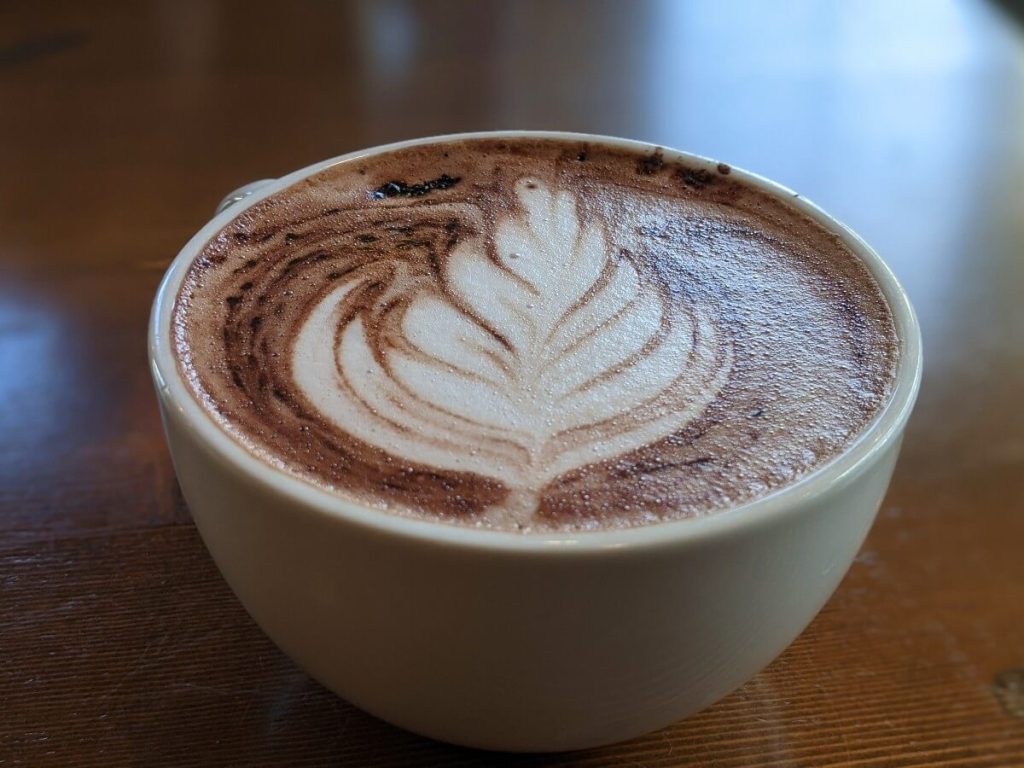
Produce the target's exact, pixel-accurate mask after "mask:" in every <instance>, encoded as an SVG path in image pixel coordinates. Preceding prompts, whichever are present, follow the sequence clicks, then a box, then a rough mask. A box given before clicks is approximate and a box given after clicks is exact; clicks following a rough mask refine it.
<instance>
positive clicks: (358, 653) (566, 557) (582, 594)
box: [149, 132, 921, 751]
mask: <svg viewBox="0 0 1024 768" xmlns="http://www.w3.org/2000/svg"><path fill="white" fill-rule="evenodd" d="M524 135H532V136H544V137H552V138H563V139H571V140H574V141H586V142H588V143H591V144H610V145H615V146H620V147H628V148H632V149H638V150H642V151H650V150H651V149H653V147H651V146H649V145H646V144H641V143H638V142H632V141H624V140H620V139H610V138H605V137H600V136H590V135H580V134H558V133H526V132H505V133H494V134H467V135H466V136H448V137H439V138H431V139H421V140H418V141H410V142H402V143H399V144H392V145H388V146H383V147H378V148H375V149H370V150H364V151H360V152H354V153H352V154H348V155H344V156H342V157H338V158H335V159H332V160H328V161H326V162H323V163H319V164H317V165H313V166H310V167H309V168H305V169H303V170H300V171H297V172H295V173H292V174H290V175H288V176H285V177H284V178H281V179H278V180H276V181H268V182H264V183H262V184H261V185H249V186H248V187H247V188H243V189H244V191H245V192H246V194H245V195H238V196H234V195H233V196H229V198H228V199H227V200H230V198H231V197H235V198H236V200H235V201H234V202H233V204H231V203H228V204H227V205H226V206H225V207H224V209H223V210H222V211H221V212H220V213H218V215H217V216H216V217H215V218H214V219H213V220H212V221H210V222H209V223H208V224H207V225H206V226H205V227H203V228H202V229H201V230H200V231H199V232H198V233H197V234H196V236H195V237H193V238H192V239H191V240H190V241H189V243H188V244H187V245H186V246H185V247H184V248H183V249H182V251H181V253H179V254H178V257H177V259H175V261H174V262H173V263H172V264H171V267H170V269H169V270H168V271H167V274H166V276H165V277H164V280H163V282H162V284H161V286H160V289H159V292H158V293H157V296H156V301H155V303H154V305H153V313H152V319H151V326H150V331H149V352H150V365H151V368H152V373H153V378H154V380H155V382H156V390H157V395H158V399H159V402H160V408H161V412H162V415H163V421H164V427H165V430H166V433H167V442H168V445H169V446H170V450H171V455H172V457H173V459H174V466H175V469H176V470H177V474H178V480H179V482H180V484H181V488H182V491H183V493H184V495H185V499H186V500H187V501H188V505H189V508H190V509H191V511H192V515H193V517H194V519H195V522H196V525H197V527H198V528H199V531H200V533H201V535H202V537H203V541H204V542H205V543H206V546H207V547H208V548H209V550H210V554H211V555H212V556H213V559H214V560H215V561H216V563H217V565H218V567H219V568H220V570H221V573H223V575H224V578H225V579H226V580H227V582H228V584H230V585H231V588H232V589H233V590H234V592H235V594H236V595H238V598H239V599H240V600H241V601H242V604H243V605H244V606H245V608H246V609H247V610H248V612H249V613H250V614H251V615H252V617H253V618H254V619H255V620H256V622H257V623H258V624H259V625H260V626H261V627H262V628H263V629H264V631H265V632H266V633H267V634H268V635H269V636H270V637H271V639H272V640H273V641H274V642H275V643H277V645H278V646H280V647H281V649H282V650H284V652H285V653H287V654H288V655H289V656H291V657H292V658H293V659H294V660H295V661H296V662H297V663H298V664H300V665H301V666H302V667H303V668H304V669H305V670H306V671H307V672H309V674H310V675H312V676H313V677H315V678H316V679H317V680H319V681H320V682H322V683H323V684H324V685H325V686H327V687H328V688H330V689H331V690H333V691H335V692H337V693H338V694H339V695H341V696H343V697H344V698H346V699H348V700H349V701H350V702H352V703H353V704H355V705H356V706H358V707H360V708H362V709H364V710H366V711H367V712H370V713H372V714H374V715H376V716H378V717H380V718H382V719H384V720H387V721H389V722H391V723H394V724H395V725H399V726H401V727H403V728H407V729H409V730H411V731H415V732H417V733H420V734H423V735H426V736H430V737H433V738H435V739H441V740H443V741H448V742H453V743H456V744H462V745H468V746H473V747H483V748H487V749H500V750H516V751H549V750H568V749H579V748H583V747H593V746H597V745H601V744H608V743H611V742H616V741H621V740H623V739H628V738H631V737H634V736H639V735H640V734H643V733H646V732H648V731H652V730H654V729H657V728H661V727H662V726H665V725H668V724H669V723H672V722H673V721H675V720H678V719H680V718H683V717H686V716H687V715H689V714H692V713H694V712H697V711H698V710H700V709H703V708H704V707H707V706H708V705H709V704H711V703H713V702H714V701H716V700H718V699H720V698H721V697H723V696H725V695H726V694H727V693H729V692H730V691H732V690H734V689H735V688H737V687H738V686H740V685H742V684H743V683H744V682H745V681H747V680H749V679H750V678H751V677H752V676H753V675H755V674H756V673H757V672H758V671H759V670H761V669H762V668H763V667H764V666H765V665H767V664H768V663H769V662H770V661H771V660H772V659H773V658H775V657H776V656H777V655H778V654H779V653H780V652H781V651H782V650H783V649H784V648H785V647H786V646H787V645H788V644H789V643H790V642H792V640H793V639H794V638H795V637H796V636H797V635H798V634H799V633H800V632H801V631H802V630H803V629H804V627H806V626H807V624H808V623H809V622H810V621H811V619H812V618H813V617H814V616H815V614H816V613H817V612H818V611H819V610H820V609H821V607H822V606H823V605H824V604H825V601H826V600H828V598H829V596H830V595H831V594H832V592H833V590H835V588H836V585H838V583H839V581H840V579H842V577H843V575H844V574H845V573H846V571H847V569H848V568H849V566H850V563H851V562H852V560H853V557H854V555H855V554H856V552H857V550H858V548H859V547H860V545H861V543H862V542H863V540H864V537H865V535H866V534H867V531H868V528H869V527H870V526H871V523H872V520H873V519H874V516H875V513H876V512H877V510H878V507H879V505H880V503H881V500H882V496H883V495H884V493H885V490H886V487H887V486H888V484H889V478H890V476H891V474H892V470H893V465H894V464H895V462H896V456H897V453H898V452H899V447H900V441H901V438H902V434H903V429H904V425H905V424H906V421H907V418H908V416H909V414H910V411H911V408H912V407H913V403H914V400H915V397H916V395H917V390H918V386H919V382H920V376H921V342H920V333H919V329H918V325H917V321H916V319H915V317H914V312H913V309H912V308H911V305H910V303H909V301H908V299H907V296H906V294H905V293H904V291H903V290H902V288H901V287H900V285H899V284H898V282H897V281H896V278H895V277H894V276H893V274H892V272H891V271H890V270H889V269H888V267H887V266H886V265H885V264H884V263H883V262H882V260H881V259H880V258H879V257H878V256H877V254H875V252H874V251H872V250H871V248H870V247H869V246H868V245H867V244H866V243H865V242H864V241H863V240H861V239H860V238H859V237H857V236H856V235H855V234H854V233H853V232H851V231H850V230H849V229H847V228H846V227H845V226H843V225H842V224H840V223H838V222H837V221H835V220H834V219H832V218H831V217H829V216H828V215H827V214H826V213H824V212H823V211H822V210H821V209H819V208H817V207H816V206H814V205H812V204H811V203H809V202H807V201H806V200H804V199H802V198H800V197H798V196H796V195H795V194H794V193H793V192H791V191H790V190H788V189H785V188H783V187H780V186H779V185H777V184H774V183H772V182H770V181H767V180H765V179H763V178H760V177H758V176H755V175H752V174H750V173H746V172H743V171H740V170H734V171H733V173H734V174H735V176H736V177H739V178H742V179H744V180H746V181H748V182H749V183H751V184H753V185H755V186H757V187H759V188H761V189H763V190H766V191H768V192H770V193H772V194H775V195H778V196H780V197H784V198H786V199H787V200H789V202H790V203H791V205H793V206H795V207H797V208H798V209H800V210H801V211H804V212H805V213H807V214H808V215H809V216H811V217H812V218H814V219H815V220H817V221H819V222H821V223H822V224H823V225H824V226H826V227H827V228H829V229H830V230H832V231H834V232H835V233H837V234H838V235H839V237H840V238H841V239H842V240H843V241H844V242H845V243H846V244H847V245H848V246H849V247H850V248H852V249H853V251H854V252H855V253H856V254H857V255H858V256H859V257H860V258H861V259H862V260H863V261H864V263H865V264H866V265H867V266H868V268H869V269H870V270H871V273H872V274H873V275H874V276H875V277H876V278H877V280H878V282H879V284H880V285H881V287H882V290H883V292H884V293H885V296H886V298H887V299H888V301H889V304H890V306H891V307H892V311H893V315H894V318H895V324H896V329H897V332H898V334H899V340H900V355H899V368H898V371H897V374H896V382H895V387H894V390H893V393H892V397H891V399H890V401H889V403H888V404H887V405H886V406H885V407H884V409H883V410H882V411H881V413H879V414H878V415H877V417H876V418H875V419H874V420H873V421H872V423H871V424H870V426H869V427H868V428H867V430H866V431H864V432H863V434H861V435H860V437H858V438H857V439H856V440H855V441H854V442H853V443H852V444H851V445H850V446H849V447H848V448H847V449H846V450H845V451H844V452H843V453H842V454H841V455H840V456H839V457H838V458H836V459H834V460H832V461H830V462H828V463H827V464H825V465H823V466H821V467H820V468H818V469H817V470H815V471H814V472H812V473H811V474H809V475H808V476H806V477H805V478H803V479H802V480H801V481H800V482H798V483H796V484H794V485H791V486H789V487H786V488H784V489H782V490H780V491H777V492H774V493H772V494H770V495H768V496H766V497H764V498H761V499H759V500H757V501H754V502H752V503H749V504H744V505H742V506H738V507H735V508H733V509H730V510H727V511H722V512H718V513H715V514H712V515H709V516H707V517H702V518H699V519H693V520H683V521H679V522H672V523H663V524H659V525H652V526H648V527H642V528H637V529H633V530H616V531H607V532H595V533H563V534H527V535H523V534H514V533H501V532H493V531H481V530H474V529H468V528H461V527H455V526H451V525H446V524H441V523H429V522H422V521H417V520H412V519H406V518H402V517H398V516H391V515H388V514H384V513H381V512H378V511H373V510H369V509H365V508H362V507H360V506H359V505H357V504H355V503H353V502H351V501H347V500H345V499H343V498H341V497H339V496H336V495H332V494H330V493H327V492H325V491H323V490H320V489H318V488H316V487H314V486H312V485H310V484H307V483H305V482H303V481H301V480H299V479H296V478H295V477H292V476H289V475H287V474H285V473H284V472H281V471H278V470H276V469H274V468H271V467H270V466H268V465H267V464H266V463H264V462H262V461H260V460H258V459H256V458H255V457H254V456H252V455H251V454H250V453H248V452H247V451H246V450H245V449H244V448H242V447H241V446H240V445H239V444H238V443H236V442H235V441H234V440H233V439H232V438H230V437H229V436H228V435H227V434H226V433H224V432H223V431H222V430H221V429H220V428H219V427H218V426H217V425H216V424H215V422H214V421H212V420H211V418H210V417H209V416H208V415H207V414H206V413H205V412H204V410H203V409H202V408H201V407H200V406H199V404H198V403H197V402H196V400H195V399H194V398H193V397H192V395H191V394H190V390H189V389H188V387H187V386H186V383H185V382H184V381H183V379H182V378H181V376H180V374H179V372H178V368H177V365H176V362H175V357H174V352H173V349H172V345H171V342H170V337H171V334H170V319H171V310H172V307H173V304H174V299H175V296H176V294H177V291H178V287H179V284H180V283H181V280H182V277H183V276H184V274H185V272H186V270H187V268H188V266H189V264H190V263H191V262H192V260H193V258H194V257H195V255H196V254H197V252H198V251H199V250H200V249H201V248H202V247H203V245H204V244H205V243H206V242H207V241H208V240H209V239H210V238H211V237H212V236H213V235H214V234H215V233H216V232H217V231H218V230H220V229H221V228H222V227H224V226H225V225H226V224H227V223H228V222H229V221H230V220H231V219H232V218H233V217H235V216H237V215H238V214H239V213H240V212H241V211H243V210H244V209H245V208H247V207H248V206H249V205H252V204H253V203H255V202H256V201H258V200H261V199H263V198H264V197H266V196H268V195H272V194H274V193H277V192H280V191H282V190H284V189H287V188H288V187H289V186H290V185H292V184H294V183H295V182H297V181H299V180H300V179H303V178H305V177H306V176H309V175H311V174H313V173H316V172H318V171H321V170H323V169H324V168H326V167H328V166H331V165H334V164H336V163H344V162H351V161H353V160H356V159H358V160H362V161H366V160H367V159H369V158H372V157H373V156H374V155H377V154H380V153H384V152H388V151H390V150H394V149H398V148H401V147H406V146H410V145H413V144H417V143H426V142H434V141H442V140H446V139H458V138H466V137H473V136H504V137H517V136H524ZM665 156H666V158H667V159H673V158H678V159H682V160H685V162H686V163H688V164H690V165H693V166H697V167H703V168H707V169H708V170H709V171H712V172H714V169H715V166H716V164H717V163H716V162H715V161H711V160H707V159H705V158H700V157H694V156H692V155H688V154H684V153H682V152H675V151H671V150H665ZM254 186H255V188H254Z"/></svg>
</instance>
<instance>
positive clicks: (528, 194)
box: [292, 179, 731, 522]
mask: <svg viewBox="0 0 1024 768" xmlns="http://www.w3.org/2000/svg"><path fill="white" fill-rule="evenodd" d="M515 193H516V196H517V197H518V200H519V202H520V205H521V208H522V214H521V215H517V216H506V217H504V218H502V219H501V220H500V221H499V222H497V225H496V226H495V228H494V231H493V232H492V233H488V232H483V233H481V234H479V235H478V236H476V237H474V238H471V239H466V240H463V241H462V242H460V243H459V244H458V245H457V246H456V247H455V248H454V249H453V251H452V252H451V254H450V255H449V258H448V259H447V260H446V262H445V265H444V270H443V272H442V274H441V275H440V276H439V279H438V280H437V282H436V283H433V284H431V283H423V282H420V283H416V282H412V281H408V280H403V279H401V278H402V275H401V270H402V263H401V261H398V262H397V263H396V264H395V265H394V269H395V270H396V279H395V281H394V282H395V285H396V286H398V287H397V288H396V289H395V290H388V289H387V288H385V289H384V290H383V291H380V292H375V293H374V301H373V303H372V304H371V305H370V306H367V304H366V302H365V299H364V297H365V296H366V295H367V292H366V291H365V290H361V289H363V288H364V287H365V286H366V284H367V283H369V282H373V281H376V280H377V279H378V278H377V274H378V273H379V264H374V265H372V267H370V268H368V269H366V270H359V269H356V270H353V271H352V272H350V273H349V274H348V275H347V276H346V277H345V279H344V280H343V281H341V282H340V284H338V285H337V287H335V288H334V289H333V290H332V291H331V292H330V293H329V294H328V295H327V296H326V297H325V298H324V299H323V300H322V301H321V302H320V303H319V305H317V306H316V307H315V308H314V309H313V310H312V311H311V312H310V313H309V315H308V318H307V319H306V322H305V324H304V325H303V327H302V328H301V330H300V331H299V333H298V336H297V338H296V341H295V345H294V350H293V355H294V360H293V365H292V370H293V371H294V376H295V380H296V384H297V385H298V387H299V388H300V389H301V391H302V392H303V393H304V395H305V396H306V398H308V399H309V401H310V402H312V403H313V404H314V405H315V407H316V408H317V409H318V410H319V411H320V413H321V414H323V415H325V416H327V417H329V418H330V419H331V421H332V422H333V423H334V424H335V425H336V426H337V427H338V428H339V429H342V430H345V431H347V432H349V433H351V434H352V435H354V436H355V437H357V438H359V439H360V440H362V441H365V442H366V443H369V444H371V445H373V446H376V447H378V448H380V449H381V450H383V451H386V452H387V453H389V454H391V455H394V456H396V457H400V458H402V459H405V460H409V461H414V462H417V463H423V464H428V465H430V466H434V467H438V468H440V469H445V470H455V471H463V472H465V471H469V472H473V473H477V474H480V475H484V476H487V477H493V478H494V479H496V480H499V481H501V482H502V483H503V484H504V485H505V486H507V487H508V488H509V489H510V490H511V493H510V494H509V496H508V497H507V498H506V500H505V501H504V502H503V504H502V505H501V506H502V507H503V509H502V510H501V512H502V513H507V512H512V513H513V514H514V515H516V516H518V517H520V518H521V519H522V520H523V521H524V522H525V521H528V520H529V518H530V517H531V516H532V515H533V513H534V512H535V510H536V507H537V503H538V495H539V493H540V492H541V490H542V489H543V488H544V487H545V486H546V485H547V484H548V483H550V482H551V481H552V480H554V479H555V478H557V477H558V476H559V475H562V474H563V473H565V472H568V471H570V470H573V469H578V468H580V467H583V466H585V465H587V464H591V463H594V462H597V461H601V460H604V459H608V458H611V457H613V456H617V455H621V454H623V453H626V452H628V451H631V450H633V449H636V448H639V447H641V446H644V445H647V444H649V443H651V442H653V441H655V440H657V439H659V438H662V437H665V436H666V435H668V434H671V433H673V432H675V431H677V430H678V429H680V428H681V427H682V426H684V425H685V424H686V423H687V422H688V421H690V420H691V419H693V417H694V416H695V415H696V414H698V413H699V412H700V411H701V410H702V409H703V408H704V407H705V406H706V405H707V404H708V402H709V401H710V400H712V399H713V398H714V397H715V395H716V393H717V392H718V390H719V388H720V387H721V386H722V384H723V383H724V382H725V380H726V378H727V376H728V372H729V366H730V362H731V351H730V348H729V343H728V340H727V339H725V338H723V337H722V336H721V334H720V333H719V332H718V330H717V329H716V328H715V325H714V323H713V322H711V319H710V318H709V317H708V316H707V313H706V311H705V310H704V309H703V308H702V307H700V306H689V305H687V304H686V303H685V302H682V301H681V300H680V299H679V297H678V296H676V295H674V294H673V293H672V291H670V290H669V289H668V287H667V286H665V285H661V284H659V282H658V280H657V277H656V275H655V274H653V273H652V272H650V271H649V270H648V271H646V272H644V271H641V270H639V269H638V268H637V266H636V264H634V262H633V257H632V256H631V254H630V251H629V249H628V248H623V247H621V246H619V247H618V248H617V249H616V248H613V246H612V243H611V242H610V241H609V237H608V233H607V232H606V229H605V226H604V224H603V223H602V222H599V221H586V220H584V219H583V217H582V216H581V215H580V211H579V210H578V206H577V203H576V200H575V198H574V196H573V194H572V193H570V192H568V191H565V190H553V189H549V188H548V187H547V186H545V185H544V184H542V183H540V182H539V181H532V180H529V179H522V180H520V181H518V182H517V183H516V185H515ZM409 285H412V286H413V289H412V290H411V291H408V292H406V293H403V292H402V291H401V288H402V287H407V286H409ZM371 317H372V320H371V319H369V318H371Z"/></svg>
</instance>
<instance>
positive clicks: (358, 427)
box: [172, 139, 896, 531]
mask: <svg viewBox="0 0 1024 768" xmlns="http://www.w3.org/2000/svg"><path fill="white" fill-rule="evenodd" d="M735 176H736V174H732V175H730V174H729V169H728V167H726V166H719V167H718V170H717V171H716V172H709V171H707V170H703V169H694V168H689V167H686V166H685V165H682V164H676V163H671V162H667V161H665V160H664V158H663V157H662V156H661V154H660V153H657V152H655V153H651V154H639V153H637V152H633V151H628V150H621V149H614V148H608V147H601V146H597V145H581V144H577V143H572V142H568V141H558V140H544V139H522V140H507V141H499V140H491V139H473V140H464V141H460V142H453V143H447V144H444V143H440V144H428V145H423V146H418V147H411V148H406V149H402V150H396V151H392V152H389V153H385V154H383V155H379V156H371V157H367V158H361V159H357V160H353V161H347V162H344V163H341V164H339V165H337V166H333V167H329V168H327V169H325V170H323V171H320V172H319V173H317V174H314V175H313V176H310V177H309V178H307V179H304V180H302V181H300V182H298V183H296V184H294V185H293V186H291V187H289V188H288V189H285V190H284V191H282V192H279V193H277V194H275V195H272V196H270V197H268V198H267V199H265V200H262V201H260V202H258V203H256V204H255V205H253V206H251V207H249V208H248V209H246V210H245V211H243V212H241V213H240V214H239V215H238V216H236V218H235V219H233V220H232V221H231V222H230V223H229V224H228V225H227V226H225V227H224V229H222V230H221V231H220V232H219V233H218V234H217V235H215V236H214V237H213V238H212V239H211V240H210V241H209V242H208V243H207V244H206V246H205V247H204V248H203V249H202V251H201V252H200V253H199V255H198V256H197V257H196V258H195V259H194V261H193V262H192V264H191V265H190V266H189V269H188V271H187V274H186V275H185V277H184V280H183V282H182V284H181V287H180V289H179V291H178V295H177V299H176V302H175V306H174V310H173V318H172V322H173V326H174V336H175V351H176V356H177V359H178V363H179V370H180V371H181V373H182V376H183V378H184V379H185V380H186V381H187V383H188V385H189V386H190V387H191V389H192V391H193V393H194V395H195V397H196V399H197V401H198V402H199V403H200V404H201V405H202V407H203V408H204V409H205V410H206V412H207V413H208V414H209V416H210V417H211V418H212V419H213V420H214V421H215V422H216V423H217V424H218V425H219V426H220V427H221V428H222V429H223V430H224V431H225V432H227V433H228V434H229V435H231V436H232V437H233V438H234V439H235V440H236V441H237V442H238V443H239V444H240V445H241V446H243V447H244V448H245V449H246V450H248V451H249V452H251V453H252V454H253V455H254V456H256V457H257V458H258V459H260V460H262V461H263V462H265V463H266V464H268V465H271V466H273V467H275V468H276V470H279V471H284V472H286V473H288V474H291V475H292V476H294V477H297V478H299V479H301V480H303V481H305V482H307V483H311V484H313V485H315V486H318V487H319V488H321V489H322V490H324V491H326V492H328V493H331V494H335V495H337V496H340V497H342V498H343V499H346V500H348V501H349V502H351V503H354V504H358V505H361V506H364V507H369V508H372V509H377V510H380V511H381V512H382V513H389V514H398V515H405V516H412V517H418V518H421V519H426V520H429V521H435V522H444V523H455V524H462V525H470V526H479V527H484V528H492V529H499V530H511V531H552V530H556V531H557V530H562V531H565V530H572V531H585V530H593V529H601V528H609V527H629V526H636V525H644V524H650V523H657V522H660V521H665V520H672V519H679V518H685V517H691V516H695V515H702V514H707V513H710V512H714V511H715V510H719V509H723V508H727V507H729V506H732V505H735V504H737V503H742V502H743V501H746V500H750V499H754V498H757V497H758V496H761V495H764V494H766V493H769V492H771V491H772V490H774V489H777V488H780V487H784V486H785V485H788V484H790V483H792V482H794V481H795V480H797V479H799V478H800V477H802V476H803V475H805V474H806V473H808V472H809V471H811V470H813V469H814V468H815V467H816V466H818V465H820V464H822V463H823V462H825V461H828V460H829V459H830V458H832V457H834V456H835V455H836V454H837V453H838V452H840V451H841V450H842V449H843V447H844V446H845V445H846V444H847V443H848V442H849V441H850V440H852V439H853V438H854V437H855V436H856V435H857V434H858V433H859V432H860V431H862V430H863V428H864V426H865V425H866V424H867V423H868V422H869V421H870V419H871V418H872V417H873V416H874V414H875V413H877V411H878V410H879V409H880V408H881V406H882V405H883V404H884V403H885V401H886V398H887V397H888V394H889V391H890V387H891V380H892V371H893V369H894V365H895V359H896V344H895V332H894V331H893V328H892V320H891V313H890V311H889V308H888V305H887V304H886V302H885V299H884V297H883V296H882V295H881V292H880V291H879V289H878V287H877V285H876V284H875V283H874V281H873V278H871V276H870V275H869V274H868V272H867V270H866V269H865V268H864V267H863V265H862V264H860V263H859V262H858V261H857V259H856V258H855V257H854V256H853V254H851V253H850V252H849V251H848V250H846V248H845V246H844V245H843V244H842V243H841V241H840V240H839V239H838V238H837V237H836V236H835V235H833V234H832V233H830V232H828V231H826V230H825V229H823V228H822V227H821V226H820V225H818V224H817V223H815V222H813V221H811V220H810V219H808V218H806V217H805V216H804V215H803V214H801V213H799V212H797V211H796V210H794V209H792V208H790V207H788V204H787V203H786V202H785V201H783V200H778V199H776V198H774V197H772V196H770V195H767V194H765V193H763V192H760V191H759V190H757V189H755V188H753V187H751V186H749V185H748V184H746V183H744V182H742V181H739V180H737V179H736V178H735ZM268 471H271V470H269V468H268Z"/></svg>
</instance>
